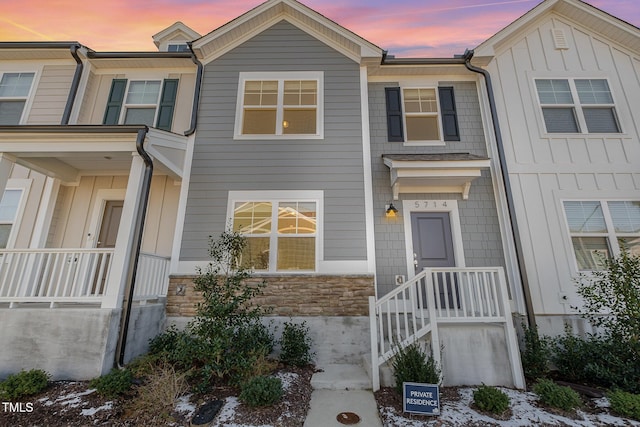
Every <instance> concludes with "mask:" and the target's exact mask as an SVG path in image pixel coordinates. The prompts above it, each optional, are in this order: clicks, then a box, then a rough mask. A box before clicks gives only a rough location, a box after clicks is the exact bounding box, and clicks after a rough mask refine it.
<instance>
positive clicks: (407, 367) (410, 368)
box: [392, 342, 440, 394]
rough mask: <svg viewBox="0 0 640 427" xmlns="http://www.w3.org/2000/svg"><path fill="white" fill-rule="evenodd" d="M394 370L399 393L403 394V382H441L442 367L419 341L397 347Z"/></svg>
mask: <svg viewBox="0 0 640 427" xmlns="http://www.w3.org/2000/svg"><path fill="white" fill-rule="evenodd" d="M392 370H393V376H394V378H395V380H396V391H397V392H398V394H402V383H403V382H416V383H427V384H439V383H440V368H439V367H438V365H437V363H436V361H435V360H433V357H432V356H431V355H427V353H426V352H425V351H424V350H423V348H422V347H421V346H420V344H418V343H417V342H414V343H412V344H409V345H408V346H407V347H405V348H402V347H400V346H398V347H396V352H395V357H394V360H393V364H392Z"/></svg>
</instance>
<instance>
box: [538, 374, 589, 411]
mask: <svg viewBox="0 0 640 427" xmlns="http://www.w3.org/2000/svg"><path fill="white" fill-rule="evenodd" d="M533 392H534V393H535V394H537V395H538V397H539V398H540V402H542V404H544V405H546V406H549V407H551V408H557V409H562V410H563V411H571V410H573V409H576V408H579V407H580V406H581V405H582V399H580V395H579V394H578V393H576V392H575V391H573V390H572V389H571V388H569V387H566V386H561V385H558V384H556V383H555V382H553V381H552V380H549V379H541V380H540V381H538V382H537V383H536V384H535V385H534V386H533Z"/></svg>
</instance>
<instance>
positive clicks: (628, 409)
mask: <svg viewBox="0 0 640 427" xmlns="http://www.w3.org/2000/svg"><path fill="white" fill-rule="evenodd" d="M607 397H608V398H609V402H611V410H612V411H613V412H615V413H616V414H619V415H622V416H623V417H628V418H633V419H634V420H638V421H640V394H632V393H628V392H626V391H622V390H615V391H612V392H611V393H609V394H608V395H607Z"/></svg>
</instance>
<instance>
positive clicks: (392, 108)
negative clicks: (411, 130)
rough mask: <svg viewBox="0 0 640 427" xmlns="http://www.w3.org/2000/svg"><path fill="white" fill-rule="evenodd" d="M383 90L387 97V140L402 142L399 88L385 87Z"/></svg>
mask: <svg viewBox="0 0 640 427" xmlns="http://www.w3.org/2000/svg"><path fill="white" fill-rule="evenodd" d="M384 92H385V97H386V99H387V134H388V136H389V142H404V132H403V130H402V99H401V98H400V88H399V87H387V88H385V89H384Z"/></svg>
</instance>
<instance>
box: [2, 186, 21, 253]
mask: <svg viewBox="0 0 640 427" xmlns="http://www.w3.org/2000/svg"><path fill="white" fill-rule="evenodd" d="M21 198H22V190H20V189H7V190H4V195H3V196H2V199H1V200H0V248H1V249H4V248H6V247H7V246H9V242H10V240H11V236H12V234H11V231H12V229H13V226H14V224H15V222H16V217H17V214H18V208H19V207H20V200H21Z"/></svg>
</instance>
